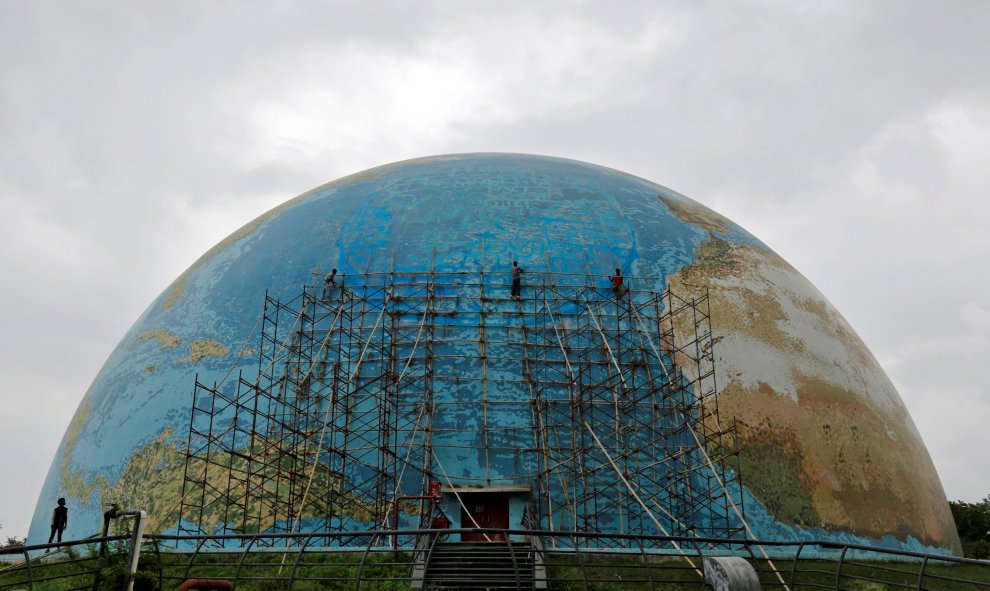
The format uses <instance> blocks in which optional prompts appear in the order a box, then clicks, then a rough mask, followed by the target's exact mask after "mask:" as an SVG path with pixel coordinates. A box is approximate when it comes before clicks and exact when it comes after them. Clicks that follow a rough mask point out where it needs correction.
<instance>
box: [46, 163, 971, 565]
mask: <svg viewBox="0 0 990 591" xmlns="http://www.w3.org/2000/svg"><path fill="white" fill-rule="evenodd" d="M512 260H518V261H520V263H521V265H522V266H524V267H527V268H528V269H533V270H548V271H554V272H573V273H586V272H589V270H590V271H591V272H594V273H601V274H602V275H603V276H604V275H606V274H608V273H609V272H611V270H612V269H614V268H615V267H621V268H622V269H623V270H624V272H625V273H626V274H628V275H634V276H644V277H656V278H658V279H656V280H655V281H654V282H653V285H652V286H651V287H653V288H654V289H657V290H659V289H661V288H662V287H664V285H665V284H666V283H667V282H671V283H672V285H674V286H675V287H677V286H678V285H680V284H693V285H698V284H707V285H709V286H710V287H711V289H712V297H713V325H714V329H715V333H716V338H717V344H716V352H717V355H718V360H717V363H718V365H717V368H718V370H719V372H720V374H719V385H720V387H721V389H722V391H723V396H722V405H723V406H722V415H723V416H729V415H735V417H736V419H737V421H738V422H739V424H740V425H741V427H742V431H741V432H742V435H743V443H744V447H743V475H744V482H745V483H747V484H748V487H747V490H746V491H745V492H746V495H747V498H746V501H747V517H748V519H749V521H750V524H751V526H752V527H753V528H754V530H755V533H756V535H757V536H758V537H768V538H773V537H784V538H792V537H798V536H801V537H808V536H813V537H831V538H836V539H841V540H849V541H858V542H867V543H869V542H879V543H882V544H884V545H894V546H903V547H909V548H926V547H927V548H943V549H956V548H957V547H958V540H957V539H956V537H955V533H954V529H953V526H952V521H951V516H950V515H949V512H948V507H947V504H946V502H945V495H944V493H943V491H942V488H941V485H940V483H939V481H938V477H937V475H936V473H935V470H934V467H933V466H932V464H931V460H930V459H929V457H928V454H927V452H926V450H925V448H924V445H923V443H922V442H921V439H920V437H919V436H918V433H917V431H916V429H915V428H914V426H913V424H912V423H911V420H910V417H909V416H908V415H907V412H906V410H905V409H904V407H903V404H902V403H901V401H900V399H899V397H898V396H897V393H896V391H894V389H893V387H892V386H891V385H890V382H889V380H887V378H886V376H885V375H884V373H883V371H882V370H881V369H880V367H879V366H878V364H877V363H876V361H875V360H874V359H873V357H872V356H871V355H870V353H869V352H868V351H867V350H866V349H865V347H864V346H863V345H862V343H861V342H860V340H859V339H858V337H856V335H855V333H854V332H853V331H852V329H851V328H850V327H848V325H847V324H846V323H845V321H844V320H842V318H841V316H839V314H838V313H837V312H836V311H835V310H834V309H833V308H832V307H831V305H830V304H829V303H828V302H827V301H825V299H824V298H823V297H822V296H821V294H819V293H818V292H817V291H816V290H815V289H814V288H813V287H812V286H811V285H810V284H808V283H807V281H806V280H805V279H804V278H803V277H801V275H800V274H799V273H797V272H796V271H795V270H794V269H793V268H791V267H790V266H789V265H787V264H786V263H785V262H783V261H782V260H781V259H780V258H779V257H778V256H777V255H776V254H774V253H773V252H772V251H770V250H769V249H768V248H767V247H766V246H765V245H763V244H762V243H761V242H759V241H758V240H757V239H756V238H754V237H753V236H751V235H750V234H748V233H746V232H745V231H744V230H743V229H741V228H739V227H738V226H736V225H735V224H734V223H732V222H731V221H729V220H727V219H725V218H724V217H722V216H720V215H718V214H716V213H715V212H712V211H711V210H708V209H707V208H705V207H703V206H701V205H699V204H697V203H695V202H694V201H691V200H690V199H687V198H686V197H683V196H681V195H679V194H677V193H674V192H672V191H670V190H668V189H666V188H663V187H661V186H658V185H655V184H653V183H650V182H648V181H645V180H642V179H639V178H636V177H632V176H629V175H626V174H623V173H620V172H617V171H612V170H608V169H605V168H601V167H598V166H593V165H589V164H584V163H580V162H574V161H567V160H559V159H553V158H544V157H534V156H523V155H505V154H498V155H496V154H471V155H460V156H446V157H435V158H425V159H420V160H414V161H409V162H402V163H397V164H392V165H388V166H383V167H380V168H376V169H372V170H369V171H366V172H363V173H360V174H357V175H353V176H350V177H346V178H344V179H341V180H339V181H335V182H333V183H330V184H328V185H325V186H323V187H320V188H317V189H315V190H313V191H310V192H309V193H306V194H305V195H302V196H300V197H298V198H296V199H294V200H291V201H289V202H287V203H286V204H284V205H282V206H280V207H279V208H276V209H275V210H272V211H271V212H269V213H267V214H265V215H263V216H261V217H259V218H258V219H257V220H255V221H254V222H252V223H250V224H248V225H247V226H245V227H244V228H242V229H241V230H238V231H237V232H235V233H234V234H233V235H231V236H230V237H228V238H227V239H225V240H224V241H223V242H221V243H220V244H218V245H217V246H216V247H214V248H213V249H211V250H210V251H209V252H207V253H206V254H205V255H204V256H203V257H202V258H200V260H198V261H196V263H195V264H194V265H193V266H192V267H191V268H190V269H189V270H188V271H186V272H185V273H183V275H182V276H180V277H179V278H178V279H176V281H175V282H174V283H173V284H172V285H171V286H170V287H169V288H168V289H167V290H166V291H165V292H164V293H163V294H162V295H161V296H159V298H158V299H157V300H156V301H155V302H153V303H152V305H151V306H150V307H149V308H148V309H147V310H146V311H145V312H144V314H142V316H141V317H140V318H139V319H138V320H137V322H136V323H135V324H134V326H133V327H132V328H131V329H130V331H129V332H128V333H127V334H126V335H125V336H124V338H123V339H122V341H121V343H120V344H119V345H118V347H117V348H116V349H115V351H114V352H113V353H112V355H111V356H110V358H109V359H108V360H107V362H106V364H105V365H104V367H103V368H102V369H101V370H100V372H99V374H98V375H97V377H96V379H95V380H94V382H93V384H92V386H91V387H90V389H89V390H88V392H87V393H86V395H85V397H84V399H83V401H82V402H81V404H80V406H79V410H78V411H77V413H76V416H75V418H74V419H73V421H72V424H71V425H70V426H69V429H68V431H67V433H66V436H65V438H64V440H63V442H62V445H61V446H60V448H59V451H58V453H57V455H56V458H55V460H54V462H53V464H52V468H51V471H50V473H49V476H48V479H47V481H46V483H45V486H44V489H43V492H42V495H41V498H40V499H39V503H38V507H37V509H36V512H35V518H34V522H33V524H32V529H31V533H30V539H31V541H32V542H34V541H38V540H42V538H44V535H45V534H46V533H47V531H46V530H47V514H48V511H49V509H50V507H49V505H50V504H51V501H52V499H55V498H57V497H59V496H65V497H67V498H68V499H69V505H70V507H71V511H72V514H73V521H72V523H73V524H74V525H73V529H74V530H75V531H73V532H72V535H73V536H80V537H81V536H84V535H89V534H91V533H94V532H95V531H96V530H97V528H98V526H99V525H98V524H99V521H100V517H99V516H100V514H101V512H102V507H101V505H102V503H104V502H107V501H110V500H118V501H122V502H124V503H125V504H127V505H133V506H140V507H142V508H144V509H146V510H150V511H149V513H150V514H151V516H152V518H153V519H154V518H157V519H159V520H160V522H161V523H162V524H164V525H168V524H169V520H173V521H174V515H170V511H172V510H173V509H174V507H175V505H176V504H177V498H176V497H177V495H178V492H177V489H178V488H180V487H181V461H180V460H178V455H177V454H178V450H179V449H181V446H182V444H183V438H184V435H185V432H186V429H187V427H188V419H189V404H190V401H191V391H192V387H193V380H194V376H195V375H196V374H199V375H200V379H201V380H202V381H204V382H207V381H211V380H219V379H221V378H222V377H223V376H224V375H225V374H226V373H227V372H228V371H231V370H232V371H233V372H234V374H235V375H236V372H237V371H238V370H240V369H243V370H245V371H251V370H252V369H253V368H255V366H256V359H255V358H254V357H253V355H251V354H242V353H243V352H245V351H250V349H251V348H252V347H254V346H256V344H255V343H253V342H252V340H251V339H250V338H249V337H250V335H251V333H252V329H253V328H254V326H255V323H256V320H257V317H258V315H259V313H260V309H261V304H262V302H263V298H264V294H265V292H266V291H268V292H270V293H274V294H276V295H281V296H284V297H286V298H291V297H292V296H294V295H295V294H296V293H297V292H298V290H299V289H300V286H301V285H302V284H304V283H308V282H310V281H311V272H312V271H313V270H314V269H317V268H319V269H322V270H327V269H329V268H330V267H336V268H338V269H339V270H340V272H341V273H342V274H344V275H354V274H359V273H363V272H366V271H387V270H416V271H426V270H429V269H435V270H437V271H467V272H472V273H477V272H479V271H481V270H482V269H484V270H485V271H486V272H491V271H501V272H507V269H508V266H509V265H510V264H511V261H512ZM448 370H449V371H456V370H457V368H455V367H451V368H448ZM491 395H493V396H503V397H506V398H507V399H511V398H513V397H523V396H524V395H523V393H521V392H513V391H511V390H504V391H500V392H493V393H491ZM455 419H456V420H457V421H460V422H461V423H462V424H469V423H470V421H472V420H477V418H476V417H472V416H470V415H467V414H465V416H462V417H449V420H455ZM498 419H499V420H502V421H505V422H506V423H511V422H512V421H514V420H522V419H521V418H520V417H513V416H511V413H507V414H506V416H503V417H499V418H498ZM514 461H515V460H512V459H510V458H506V462H505V463H503V464H502V465H505V466H511V464H512V462H514ZM444 462H445V464H447V465H449V466H452V467H453V468H452V469H453V471H454V472H456V473H455V474H453V475H452V477H458V476H461V477H476V476H477V475H478V473H479V471H480V470H482V468H481V466H482V463H481V461H480V460H479V459H478V458H476V457H471V456H470V455H469V454H465V455H463V456H461V457H449V458H445V459H444ZM495 465H498V462H496V463H495ZM489 469H490V465H489ZM506 471H511V470H509V469H508V468H506ZM494 477H495V478H496V479H497V478H501V477H504V478H508V479H511V478H512V474H495V475H494ZM149 481H150V482H153V483H154V484H153V485H151V486H148V485H147V483H148V482H149ZM177 483H178V484H177ZM510 511H511V514H510V518H511V519H512V523H511V525H513V526H515V525H517V524H518V519H519V518H520V515H521V511H522V505H521V501H519V500H518V499H515V500H513V502H512V505H511V507H510ZM76 528H78V529H76Z"/></svg>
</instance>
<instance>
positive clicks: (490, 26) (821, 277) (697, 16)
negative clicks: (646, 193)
mask: <svg viewBox="0 0 990 591" xmlns="http://www.w3.org/2000/svg"><path fill="white" fill-rule="evenodd" d="M987 17H990V4H988V3H986V2H981V1H977V0H972V1H965V0H964V1H960V2H956V3H954V4H953V9H952V10H946V9H945V8H944V7H943V6H939V5H935V4H931V3H922V2H897V1H892V0H891V1H881V2H874V3H861V2H828V3H822V2H815V1H806V2H804V1H798V2H788V3H786V4H781V3H779V2H767V1H760V0H751V1H747V2H739V3H732V4H727V3H724V2H710V1H701V2H693V3H689V4H685V3H681V2H653V1H648V2H647V1H644V2H629V3H623V4H621V5H615V4H606V3H593V2H579V1H573V2H570V1H560V2H547V3H531V2H521V1H520V2H499V3H482V4H479V3H463V2H453V1H451V2H409V1H394V2H384V3H375V4H374V5H370V4H368V5H361V4H352V3H343V2H307V1H302V2H293V3H275V4H272V3H263V2H252V1H247V2H244V1H237V2H234V1H220V2H209V3H202V2H171V3H152V2H128V3H123V4H122V3H116V2H99V1H97V2H88V3H86V4H85V5H83V4H76V3H58V2H47V1H35V2H30V3H4V4H2V5H0V77H2V78H0V79H2V80H3V81H4V82H3V84H0V129H3V130H4V133H3V134H2V136H0V208H2V211H3V214H4V215H3V216H0V274H2V276H3V277H4V285H5V288H4V291H3V304H4V305H3V306H0V323H2V325H3V326H4V327H5V331H6V333H5V338H4V339H2V340H0V353H2V354H3V359H4V360H5V362H4V371H3V372H0V375H2V376H3V377H2V378H0V392H3V394H0V396H3V397H4V398H3V402H4V404H5V412H4V413H3V414H2V416H0V434H2V437H3V439H2V441H0V443H2V444H3V445H6V446H8V447H10V448H25V449H27V450H28V452H26V453H25V454H22V455H19V456H17V457H11V456H0V465H3V466H4V467H5V468H10V467H13V468H16V469H17V470H20V467H21V466H24V465H25V463H30V464H31V465H32V466H46V465H47V463H48V461H49V459H50V457H51V451H52V449H53V448H54V445H55V444H56V443H57V441H56V440H57V439H58V437H59V434H60V433H61V432H62V431H63V430H64V427H65V425H67V423H68V418H69V415H70V414H71V412H72V411H73V410H74V406H75V404H76V401H77V400H78V399H79V398H80V397H81V395H82V393H83V392H84V391H85V389H86V387H87V386H88V384H89V381H90V380H91V379H92V377H93V376H94V375H95V373H96V371H97V370H98V368H99V367H100V365H101V363H102V361H103V360H104V359H105V358H106V356H107V355H108V354H109V352H110V350H111V349H112V347H113V346H114V345H115V344H116V342H117V340H118V339H119V338H120V337H121V335H122V334H123V333H124V331H125V330H126V329H127V328H128V326H129V325H130V323H131V322H132V321H133V320H134V319H135V318H136V317H137V316H138V314H140V312H141V311H142V310H143V308H144V307H145V306H146V305H147V303H148V302H150V301H151V300H152V298H154V297H155V296H156V295H157V294H158V293H159V292H160V291H161V290H162V289H164V287H165V286H166V285H167V284H168V283H169V282H170V281H171V280H172V279H173V278H175V277H176V276H177V275H178V274H179V273H180V272H181V271H182V270H183V269H185V268H186V267H187V266H188V265H189V264H191V263H192V262H193V261H194V260H195V259H196V258H197V257H198V256H199V255H200V254H201V253H202V252H204V251H206V250H207V249H208V248H210V247H211V246H212V245H213V244H215V243H216V242H217V241H219V240H220V239H222V238H223V237H224V236H225V235H227V234H228V233H230V232H231V231H233V230H235V229H236V228H237V227H239V226H240V225H242V224H244V223H246V222H247V221H249V220H250V219H252V218H254V217H256V216H257V215H259V214H260V213H263V212H264V211H265V210H267V209H269V208H271V207H273V206H275V205H277V204H278V203H280V202H282V201H284V200H286V199H288V198H290V197H292V196H294V195H296V194H299V193H301V192H303V191H305V190H307V189H309V188H312V187H314V186H317V185H319V184H321V183H323V182H326V181H329V180H332V179H335V178H338V177H340V176H343V175H345V174H349V173H352V172H356V171H358V170H362V169H365V168H368V167H371V166H376V165H379V164H383V163H387V162H391V161H396V160H402V159H406V158H411V157H416V156H422V155H427V154H437V153H450V152H459V151H520V152H529V153H545V154H551V155H557V156H564V157H571V158H577V159H582V160H587V161H591V162H596V163H600V164H604V165H607V166H612V167H615V168H618V169H621V170H625V171H628V172H630V173H633V174H638V175H640V176H643V177H645V178H648V179H651V180H654V181H657V182H660V183H662V184H665V185H667V186H669V187H671V188H673V189H675V190H678V191H680V192H682V193H685V194H687V195H689V196H692V197H694V198H696V199H698V200H700V201H702V202H704V203H706V204H707V205H709V206H712V207H714V208H715V209H717V210H719V211H720V212H722V213H724V214H725V215H727V216H728V217H730V218H732V219H734V220H735V221H737V222H739V223H741V224H742V225H743V226H745V227H746V228H747V229H749V230H750V231H752V232H753V233H755V234H756V235H757V236H759V237H760V238H761V239H763V240H764V241H766V242H767V243H768V244H769V245H770V246H771V247H773V248H775V249H776V250H777V251H778V252H779V253H780V254H781V255H783V256H784V257H785V258H786V259H788V260H789V261H791V262H792V263H793V264H794V265H795V266H796V267H797V268H798V269H799V270H801V271H802V272H803V273H804V274H805V275H807V276H808V277H809V278H810V279H811V280H812V281H813V282H814V283H815V284H816V285H817V286H818V287H819V288H820V289H821V290H822V291H823V292H824V293H825V295H826V296H827V297H829V298H830V299H831V300H832V301H833V303H835V304H836V306H837V307H838V308H839V310H841V311H842V312H843V314H845V315H846V316H847V317H848V318H849V320H850V321H851V323H852V325H853V326H854V327H856V329H857V330H858V331H859V332H860V334H861V335H862V336H863V337H864V339H865V340H866V342H867V343H868V344H869V345H870V346H871V348H872V349H873V351H874V352H875V354H876V355H877V357H878V358H879V359H880V360H881V361H882V362H883V364H884V366H885V367H886V368H887V370H888V372H889V373H890V375H891V377H892V378H893V379H894V381H895V382H896V384H897V385H898V387H899V389H900V392H901V394H902V396H903V397H904V399H905V401H906V402H907V403H908V406H909V408H910V409H911V411H912V413H913V415H914V417H915V420H916V422H917V423H918V426H919V429H920V430H921V431H922V433H923V435H924V436H925V439H926V441H927V443H928V445H929V446H930V448H931V450H932V454H933V456H934V457H935V459H936V465H937V466H938V467H939V470H940V472H941V474H942V476H943V479H944V482H945V485H946V488H947V490H948V493H949V496H950V497H965V498H967V499H969V500H975V499H976V498H981V497H982V496H983V495H985V494H986V493H987V492H990V490H985V489H987V488H988V483H987V482H985V481H983V480H980V478H979V477H978V476H976V475H975V474H976V472H978V471H976V470H973V469H972V466H973V465H975V462H976V461H978V460H977V459H976V458H975V456H974V451H973V450H974V449H979V447H978V446H982V447H983V448H984V449H985V447H986V443H990V442H987V441H986V440H985V438H984V436H983V435H982V433H983V432H984V431H985V429H983V428H982V425H980V424H979V421H978V418H977V417H979V416H985V415H982V413H981V412H980V409H983V408H984V406H986V405H987V404H988V401H990V394H988V393H987V392H986V389H985V388H984V387H983V385H982V384H985V383H987V378H988V377H990V376H987V375H986V372H985V370H984V369H983V368H984V366H985V363H984V361H983V359H985V358H986V354H988V353H990V351H988V350H987V344H986V334H987V313H988V312H987V306H986V302H987V301H990V300H988V297H987V294H988V293H990V277H988V276H987V274H986V273H981V272H980V271H981V269H983V268H984V267H985V266H986V260H987V258H988V255H990V242H988V239H987V238H986V236H987V233H986V227H987V222H988V221H990V215H988V211H990V209H988V206H987V205H986V203H985V201H986V200H985V196H986V195H987V194H988V192H990V179H988V177H987V175H986V172H985V168H986V167H985V160H986V154H988V153H990V109H988V108H987V107H986V105H988V104H990V79H988V78H987V77H986V76H981V75H979V73H981V72H987V71H990V38H988V37H987V35H985V34H984V31H983V30H982V28H981V27H982V23H985V22H987ZM945 400H953V401H956V402H955V406H954V405H950V404H945V403H944V401H945ZM8 409H9V410H8ZM960 409H963V410H960ZM26 425H42V426H41V427H37V428H35V429H31V428H27V427H25V426H26ZM967 441H969V442H973V444H972V445H969V446H968V447H967ZM0 447H2V446H0ZM24 458H30V459H29V460H24ZM36 472H37V473H35V472H31V471H30V470H28V471H25V478H24V479H23V481H22V482H19V483H18V484H17V485H16V486H14V487H13V488H14V489H15V490H16V492H15V493H11V494H14V495H15V496H12V497H9V499H10V500H8V498H6V497H5V498H4V499H0V500H3V501H4V502H0V507H16V512H15V513H13V514H12V513H9V512H7V511H6V510H5V511H4V512H3V513H0V523H3V524H4V526H5V528H6V529H5V530H4V534H8V535H15V534H20V533H22V532H23V531H26V527H27V523H26V521H25V520H26V517H23V516H24V515H26V514H27V513H28V512H29V511H28V510H27V509H25V507H26V506H29V505H30V504H31V503H32V502H33V499H34V496H35V495H36V491H37V490H38V489H39V488H40V485H41V482H40V477H39V476H38V475H39V474H40V473H41V472H40V470H39V471H36ZM981 489H983V490H981ZM5 494H7V493H5Z"/></svg>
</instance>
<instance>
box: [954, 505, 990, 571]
mask: <svg viewBox="0 0 990 591" xmlns="http://www.w3.org/2000/svg"><path fill="white" fill-rule="evenodd" d="M949 508H950V509H952V518H953V519H955V521H956V529H957V530H958V531H959V541H960V542H962V548H963V554H964V555H965V556H966V557H967V558H990V495H987V496H986V497H984V498H983V500H982V501H979V502H977V503H967V502H965V501H949Z"/></svg>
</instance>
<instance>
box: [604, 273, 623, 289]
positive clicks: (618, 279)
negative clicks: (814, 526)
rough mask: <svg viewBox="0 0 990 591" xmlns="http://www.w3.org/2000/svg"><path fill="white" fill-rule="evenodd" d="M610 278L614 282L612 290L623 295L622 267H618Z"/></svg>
mask: <svg viewBox="0 0 990 591" xmlns="http://www.w3.org/2000/svg"><path fill="white" fill-rule="evenodd" d="M608 280H609V281H610V282H611V283H612V291H614V292H615V295H616V296H620V295H622V291H623V287H622V269H616V270H615V275H610V276H609V278H608Z"/></svg>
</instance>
